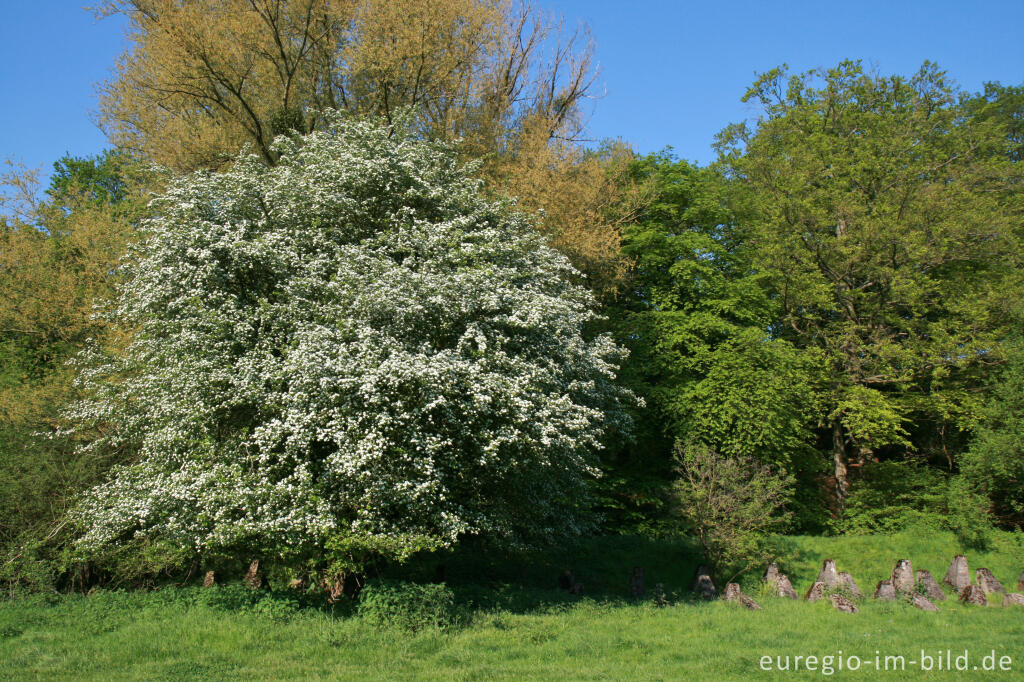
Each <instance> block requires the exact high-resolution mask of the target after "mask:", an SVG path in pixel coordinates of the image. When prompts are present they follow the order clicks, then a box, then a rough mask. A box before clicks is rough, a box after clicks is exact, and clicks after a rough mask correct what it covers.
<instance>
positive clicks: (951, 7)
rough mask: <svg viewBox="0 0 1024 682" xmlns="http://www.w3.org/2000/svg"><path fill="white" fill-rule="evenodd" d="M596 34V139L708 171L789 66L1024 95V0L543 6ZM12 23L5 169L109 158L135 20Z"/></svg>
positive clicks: (4, 112)
mask: <svg viewBox="0 0 1024 682" xmlns="http://www.w3.org/2000/svg"><path fill="white" fill-rule="evenodd" d="M537 2H538V4H540V5H542V6H546V7H548V8H550V9H552V10H553V11H556V12H558V13H561V14H563V15H564V16H565V19H566V23H567V25H569V26H573V25H575V23H576V22H577V21H580V20H582V21H586V22H587V23H588V24H589V25H590V28H591V33H592V35H593V38H594V40H595V42H596V56H597V60H598V62H599V65H600V68H601V77H600V79H599V82H598V90H599V91H600V92H601V93H603V96H602V97H601V98H600V99H598V100H596V101H594V102H593V103H592V107H591V109H592V112H591V116H590V133H591V136H592V137H594V138H605V137H621V138H622V139H624V140H626V141H628V142H630V143H631V144H633V145H634V147H635V148H637V149H638V150H639V151H641V152H650V151H656V150H659V149H661V148H663V147H665V146H669V145H670V146H672V147H673V148H674V149H675V151H676V153H677V154H678V155H679V156H680V157H682V158H685V159H689V160H694V161H698V162H701V163H706V162H708V161H710V160H712V158H713V153H712V151H711V148H710V145H711V142H712V141H713V139H714V135H715V133H716V132H717V131H719V130H720V129H721V128H723V127H724V126H725V125H726V124H727V123H730V122H732V121H737V120H741V119H743V118H746V117H748V116H749V115H750V114H751V111H750V110H749V109H748V108H747V107H746V106H745V105H743V104H741V103H740V101H739V99H740V96H741V95H742V94H743V92H744V91H745V89H746V87H747V86H748V85H749V84H750V83H751V81H752V80H753V78H754V75H755V72H760V71H765V70H767V69H770V68H773V67H775V66H777V65H779V64H781V63H783V62H786V63H788V64H789V65H790V67H791V68H792V69H793V70H795V71H804V70H806V69H810V68H814V67H819V66H824V67H827V66H831V65H834V64H836V63H837V62H838V61H840V60H842V59H845V58H851V59H862V60H864V62H865V64H868V65H875V66H877V67H878V69H879V70H880V71H882V72H883V73H900V74H906V75H909V74H911V73H913V72H914V71H916V70H917V68H918V67H919V66H920V64H921V62H922V61H923V60H925V59H930V60H932V61H935V62H938V64H939V65H940V66H942V67H943V68H944V69H946V70H947V71H948V72H949V74H950V75H951V76H952V77H953V78H954V79H955V80H956V81H957V82H958V83H959V84H960V85H961V87H963V88H964V89H966V90H971V91H975V90H978V89H980V88H981V85H982V83H983V82H984V81H986V80H997V81H1001V82H1003V83H1004V84H1013V85H1019V84H1021V83H1022V82H1024V40H1021V34H1022V32H1024V0H988V1H986V0H978V1H977V2H975V3H973V4H971V3H967V2H964V1H963V0H957V1H956V2H951V1H948V0H929V1H926V2H925V1H917V2H909V1H905V0H903V1H901V0H888V1H878V0H868V1H860V2H828V1H825V0H820V1H818V2H811V1H808V0H789V1H775V2H769V1H767V0H765V1H762V2H756V1H753V0H720V1H717V2H682V1H680V2H672V1H670V0H633V1H632V2H621V1H610V0H589V1H587V0H537ZM4 9H5V21H4V22H2V23H0V92H3V93H4V95H5V97H4V100H5V102H4V105H3V106H2V107H0V158H5V157H13V158H16V159H19V160H21V161H23V162H24V163H26V164H27V165H29V166H40V165H42V166H44V171H45V170H48V169H49V167H50V165H51V164H52V162H53V161H54V160H55V159H57V158H59V157H60V156H61V155H63V154H64V153H65V152H70V153H72V154H75V155H87V154H94V153H96V152H98V151H100V150H102V149H103V148H104V146H105V139H104V137H103V134H102V133H101V132H100V131H99V130H97V128H96V127H95V125H94V124H93V123H92V118H91V112H92V111H94V109H95V106H96V99H95V96H94V84H95V83H98V82H101V81H103V80H105V79H106V78H107V77H108V75H109V70H110V68H111V66H112V65H113V63H114V60H115V58H116V57H117V55H118V54H119V53H120V52H121V51H122V49H123V46H124V39H123V36H122V21H121V20H120V19H119V18H115V19H105V20H103V21H97V20H96V19H95V18H94V17H93V16H92V14H90V13H89V12H87V11H85V10H83V9H81V7H80V5H79V4H78V3H76V2H66V1H61V0H34V1H25V2H21V1H14V0H12V1H11V2H8V3H6V6H5V8H4Z"/></svg>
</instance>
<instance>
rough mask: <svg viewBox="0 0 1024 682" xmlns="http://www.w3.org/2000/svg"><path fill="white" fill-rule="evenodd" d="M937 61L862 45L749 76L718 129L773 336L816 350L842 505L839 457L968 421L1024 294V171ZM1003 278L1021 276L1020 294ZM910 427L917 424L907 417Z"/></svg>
mask: <svg viewBox="0 0 1024 682" xmlns="http://www.w3.org/2000/svg"><path fill="white" fill-rule="evenodd" d="M957 94H958V93H957V91H956V90H955V89H954V87H953V85H952V84H951V82H950V81H949V80H948V78H947V77H946V75H945V74H944V73H943V72H942V71H940V70H939V69H938V68H937V67H936V66H935V65H934V64H930V63H925V64H924V66H922V68H921V69H920V71H919V72H918V73H917V74H915V75H914V76H913V77H911V78H909V79H908V78H902V77H899V76H889V77H885V76H879V75H875V74H871V73H867V72H865V71H864V69H863V68H862V67H861V65H860V64H859V63H857V62H843V63H841V64H839V65H838V66H836V67H835V68H832V69H827V70H815V71H811V72H808V73H806V74H802V75H794V76H788V75H787V74H786V71H785V69H784V68H783V69H775V70H773V71H770V72H768V73H766V74H764V75H763V76H762V77H761V78H759V79H758V80H757V81H756V82H755V83H754V85H753V86H752V87H751V89H750V90H749V91H748V92H747V94H746V96H745V97H744V101H753V102H756V103H759V104H760V107H761V114H762V115H761V117H760V118H758V119H757V121H756V122H755V123H754V124H753V125H747V124H740V125H734V126H731V127H729V128H727V129H726V130H725V131H723V133H722V134H721V135H720V138H719V149H720V151H721V154H722V157H721V167H722V169H723V171H724V172H725V173H726V174H727V176H728V177H729V178H730V179H731V180H732V181H733V182H732V183H731V185H730V187H731V188H732V189H733V191H734V192H735V195H734V197H733V205H734V206H735V207H736V209H735V210H736V212H737V221H739V222H741V223H742V224H744V225H745V226H746V230H747V234H748V235H749V237H748V243H749V244H750V246H751V249H752V251H753V255H752V256H751V262H752V263H753V264H754V268H755V269H756V271H758V272H761V273H764V275H765V276H766V277H767V278H768V280H769V283H770V288H771V290H772V291H774V292H775V299H774V300H776V301H778V303H779V304H780V306H781V309H780V314H779V317H778V318H777V323H778V324H777V326H776V327H774V329H776V330H777V332H778V334H779V337H780V338H782V339H786V340H788V341H789V342H790V343H792V344H793V346H794V347H796V348H798V349H800V350H801V351H813V352H814V353H815V354H816V356H817V357H819V358H820V363H821V364H820V366H821V367H822V369H823V371H824V373H825V377H826V378H827V381H826V382H825V383H824V385H823V386H822V387H821V393H820V396H821V398H822V399H821V401H820V403H819V405H820V407H819V408H818V409H819V410H820V411H819V412H818V420H817V421H819V422H820V423H822V424H824V425H827V426H828V428H829V430H830V431H831V434H832V435H831V441H832V451H833V453H832V454H833V457H832V458H833V461H834V472H833V473H834V478H835V481H836V485H835V488H834V490H835V493H836V502H837V505H836V506H837V508H839V509H841V507H842V505H843V503H844V498H845V495H846V493H847V466H848V464H850V463H855V464H857V465H860V466H870V463H871V462H872V461H873V460H874V459H876V458H877V457H878V456H881V457H882V458H883V459H884V458H885V457H887V456H892V455H895V454H898V453H899V452H901V451H902V450H904V449H907V448H914V447H915V443H913V442H911V441H910V440H909V435H910V430H909V429H908V428H907V427H908V425H909V424H910V423H914V424H917V425H920V424H922V423H927V424H930V425H931V428H932V429H933V432H934V433H936V434H941V433H945V432H947V431H955V430H956V429H958V428H962V427H963V426H964V425H965V424H970V423H971V421H972V415H971V414H970V413H969V411H970V408H971V407H972V406H975V405H976V403H974V402H972V401H971V400H969V399H966V398H965V396H969V395H970V393H971V391H972V390H975V389H977V388H979V387H980V385H981V383H982V381H983V378H984V373H985V370H986V367H987V366H989V365H990V364H991V363H992V362H993V361H997V360H998V359H999V357H1000V356H1001V352H1002V351H1001V345H1002V341H1003V340H1004V339H1005V337H1006V334H1007V330H1008V326H1009V325H1010V324H1011V316H1010V314H1009V313H1010V310H1011V308H1012V306H1013V305H1015V303H1013V301H1014V299H1015V298H1019V292H1020V291H1021V289H1020V280H1019V277H1018V276H1017V274H1016V273H1017V266H1016V263H1017V259H1018V254H1019V249H1020V246H1019V238H1020V228H1019V226H1020V216H1021V200H1020V193H1019V189H1018V188H1019V186H1020V182H1021V170H1020V169H1019V168H1017V167H1016V166H1015V165H1014V164H1013V163H1011V162H1010V161H1009V160H1008V159H1007V158H1006V156H1005V154H1003V153H1002V150H1004V148H1005V131H1004V129H1003V128H1001V127H1000V126H998V125H996V124H995V123H994V122H992V121H986V120H983V118H980V117H972V116H970V115H969V112H967V111H966V110H965V109H964V108H962V107H961V106H959V104H958V100H957ZM1012 292H1018V293H1016V294H1014V293H1012ZM917 433H918V436H919V437H922V438H923V437H924V436H925V434H923V433H921V430H920V429H918V430H917Z"/></svg>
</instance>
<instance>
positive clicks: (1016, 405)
mask: <svg viewBox="0 0 1024 682" xmlns="http://www.w3.org/2000/svg"><path fill="white" fill-rule="evenodd" d="M1009 357H1010V360H1009V362H1007V364H1006V367H1005V368H1004V369H1003V371H1002V372H1001V373H1000V374H999V375H998V376H997V379H996V381H995V382H994V386H993V388H992V393H991V396H990V398H989V401H988V403H987V404H986V406H985V409H984V411H983V413H982V416H983V419H982V422H981V424H980V426H979V428H978V429H977V431H976V433H975V437H974V440H973V442H972V443H971V446H970V448H969V449H968V450H967V451H966V452H965V453H964V455H963V458H962V459H963V461H962V464H961V471H962V476H963V478H964V479H965V481H966V482H967V483H968V484H969V485H970V487H971V488H972V489H973V490H975V491H977V492H979V493H981V494H982V495H983V496H984V497H985V499H986V500H987V502H988V506H989V512H990V513H991V515H992V517H993V518H994V519H995V520H996V521H997V522H998V523H1000V524H1001V525H1003V526H1004V527H1010V528H1013V527H1020V526H1021V525H1022V524H1024V485H1022V484H1024V353H1022V352H1021V349H1020V347H1019V346H1015V347H1013V349H1012V351H1011V352H1010V353H1009Z"/></svg>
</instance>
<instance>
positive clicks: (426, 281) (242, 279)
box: [74, 115, 630, 557]
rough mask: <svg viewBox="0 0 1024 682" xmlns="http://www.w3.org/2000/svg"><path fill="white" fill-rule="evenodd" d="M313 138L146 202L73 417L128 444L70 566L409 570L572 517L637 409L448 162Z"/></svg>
mask: <svg viewBox="0 0 1024 682" xmlns="http://www.w3.org/2000/svg"><path fill="white" fill-rule="evenodd" d="M330 121H331V123H330V126H329V127H328V129H327V130H325V131H317V132H313V133H310V134H307V135H305V136H293V137H291V138H280V139H279V140H278V141H277V143H275V146H274V153H275V154H277V155H278V156H279V158H278V161H277V163H276V164H275V165H274V166H267V165H265V164H263V163H262V162H261V160H260V159H259V158H258V157H257V156H254V155H250V156H242V157H240V158H239V159H238V160H237V161H236V162H235V164H234V165H233V166H231V167H230V168H229V169H227V170H226V171H224V172H221V173H215V174H209V173H198V174H193V175H190V176H187V177H184V178H183V179H181V180H179V181H177V182H176V183H174V184H173V185H172V187H171V188H170V189H168V190H167V192H166V193H164V194H163V195H161V196H160V197H159V198H158V199H157V200H156V201H155V203H154V204H153V205H152V208H151V210H152V211H153V216H152V217H151V218H149V219H147V220H146V221H145V223H144V230H145V232H146V235H147V237H146V239H145V240H144V241H143V242H142V243H141V244H140V245H139V247H138V250H137V251H136V252H135V257H134V259H133V260H132V262H131V264H130V266H128V269H127V271H126V272H127V275H126V281H125V283H124V284H123V286H122V287H121V288H120V296H119V298H118V299H117V302H116V308H115V309H114V310H113V311H112V314H113V315H114V317H115V318H116V319H117V320H119V323H120V324H121V325H123V326H124V327H125V328H126V329H129V330H132V332H133V337H132V340H131V343H130V344H129V345H128V346H127V348H126V350H125V351H124V353H123V354H117V355H110V356H107V357H97V358H96V359H95V364H94V365H92V367H93V368H92V369H91V370H89V372H88V373H87V374H86V375H85V376H86V380H87V383H88V385H89V387H90V388H91V390H92V394H91V398H90V399H89V400H86V401H83V402H82V403H80V404H79V406H78V408H77V410H76V411H75V412H74V416H75V418H76V419H77V420H79V422H80V423H91V424H102V425H103V427H104V428H103V433H104V436H103V437H102V438H101V439H99V440H97V441H94V442H93V443H92V444H91V445H90V446H89V447H111V446H117V447H126V448H129V449H130V450H132V451H133V452H134V453H136V454H135V456H134V458H133V460H132V461H131V463H129V464H126V465H125V466H122V467H120V468H118V469H116V470H115V471H114V472H113V475H112V477H111V480H110V481H109V482H108V483H105V484H104V485H102V486H99V487H97V488H95V489H94V490H93V491H91V492H90V493H89V494H88V496H87V498H86V501H85V503H84V505H83V506H82V507H81V509H80V511H79V512H78V515H77V519H78V520H79V522H80V523H81V527H82V530H83V533H84V535H83V537H82V540H81V547H82V548H83V549H86V550H87V549H89V548H100V547H103V546H104V545H108V544H117V543H125V542H129V543H130V542H131V541H132V540H133V539H134V540H140V539H145V540H147V541H152V542H162V543H166V544H170V545H174V546H177V547H180V548H191V549H193V550H195V551H197V552H199V553H201V554H205V555H210V554H217V553H227V552H248V553H249V554H250V555H252V556H261V555H267V556H275V555H276V556H291V557H295V556H300V557H311V556H312V557H316V556H318V555H322V553H323V552H324V551H325V549H324V548H325V547H331V546H345V547H347V548H349V549H351V548H353V547H356V548H359V549H361V550H362V551H366V552H369V553H376V554H378V555H385V556H391V557H403V556H406V555H408V554H409V553H410V552H413V551H415V550H417V549H421V548H424V547H437V546H446V545H449V544H451V543H452V542H454V541H455V540H456V539H457V538H458V537H460V536H463V535H467V534H476V535H484V536H486V537H488V538H491V539H494V540H498V541H502V542H512V543H524V542H536V541H551V540H552V539H554V538H558V537H563V536H566V535H571V534H574V533H578V532H580V531H581V530H582V529H584V528H586V527H587V526H588V524H589V520H588V517H587V515H586V513H585V511H586V505H585V498H586V494H587V485H586V479H587V478H589V477H591V476H593V475H595V474H596V473H597V471H596V468H595V463H596V460H595V453H596V451H597V450H598V449H599V447H600V445H601V441H602V438H603V437H604V436H605V435H606V434H607V433H608V432H609V431H611V430H615V429H618V428H625V427H626V426H627V422H628V419H627V417H626V416H625V412H624V409H623V408H624V406H625V405H624V404H625V403H626V402H628V401H629V400H630V396H629V394H628V392H626V391H624V390H623V389H621V388H619V387H617V385H616V384H615V372H616V367H617V365H618V364H619V363H620V362H621V360H622V358H623V353H622V351H621V350H620V349H619V348H617V347H616V346H615V344H614V343H613V342H612V340H611V339H610V337H609V336H608V335H598V336H592V335H587V334H585V333H584V328H585V327H586V326H588V325H589V324H591V323H592V321H593V320H594V319H595V313H594V311H593V305H594V304H593V299H592V296H591V295H590V294H589V293H588V291H587V290H586V289H584V288H582V287H580V286H579V285H576V284H573V283H572V282H571V281H569V280H570V278H571V277H572V275H573V270H572V267H571V266H570V264H569V263H568V261H567V260H566V259H565V257H564V256H561V255H560V254H559V253H558V252H556V251H553V250H552V249H551V248H549V247H547V246H546V245H545V244H544V241H543V239H542V238H541V237H540V236H539V235H538V233H537V232H536V229H535V227H534V225H533V223H532V220H531V219H530V218H529V217H528V216H527V215H525V214H521V213H517V212H515V211H511V210H509V209H510V207H508V206H507V205H504V204H502V203H498V202H490V201H487V200H485V199H483V198H482V197H481V195H480V183H479V182H478V181H476V180H474V179H472V176H471V175H470V171H471V170H472V169H467V168H466V167H464V166H460V165H459V163H458V162H457V160H456V158H455V156H454V154H453V152H452V151H451V150H449V149H447V148H445V147H443V146H441V145H439V144H436V143H428V142H423V141H418V140H416V139H414V137H413V136H410V135H409V134H408V133H407V132H405V131H403V130H402V129H401V128H395V127H380V126H378V125H376V124H375V123H372V122H359V121H354V120H351V119H346V118H344V117H342V116H340V115H331V118H330Z"/></svg>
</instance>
